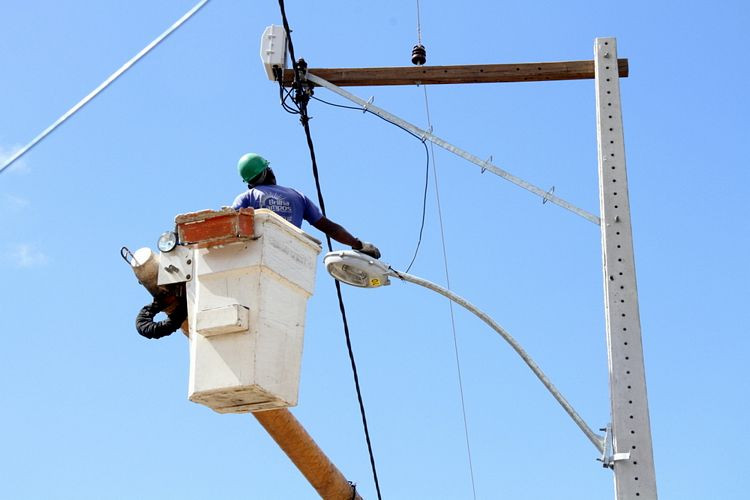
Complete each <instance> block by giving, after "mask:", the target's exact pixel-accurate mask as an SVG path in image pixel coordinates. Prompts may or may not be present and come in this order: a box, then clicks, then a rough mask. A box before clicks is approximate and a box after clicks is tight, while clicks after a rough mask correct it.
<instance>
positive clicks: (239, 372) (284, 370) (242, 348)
mask: <svg viewBox="0 0 750 500" xmlns="http://www.w3.org/2000/svg"><path fill="white" fill-rule="evenodd" d="M253 235H254V236H253V239H252V240H246V241H239V242H234V243H229V244H226V245H222V246H215V247H210V248H196V249H195V250H193V256H194V264H193V265H194V267H193V273H194V276H193V279H192V280H190V281H188V282H187V298H188V314H189V316H188V318H189V320H190V321H189V323H190V383H189V391H188V397H189V398H190V400H191V401H194V402H196V403H200V404H203V405H206V406H208V407H210V408H212V409H213V410H215V411H217V412H219V413H245V412H250V411H257V410H265V409H272V408H281V407H288V406H294V405H296V404H297V394H298V388H299V378H300V367H301V361H302V344H303V338H304V325H305V309H306V305H307V299H308V298H309V297H310V296H311V295H312V292H313V287H314V282H315V270H316V257H317V255H318V254H319V253H320V250H321V247H320V243H319V242H318V241H317V240H315V239H314V238H312V237H310V236H308V235H307V234H306V233H305V232H304V231H302V230H301V229H299V228H297V227H295V226H293V225H292V224H289V223H288V222H287V221H285V220H284V219H282V218H281V217H278V216H277V215H275V214H274V213H273V212H271V211H269V210H256V211H255V214H254V229H253Z"/></svg>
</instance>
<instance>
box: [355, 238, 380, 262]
mask: <svg viewBox="0 0 750 500" xmlns="http://www.w3.org/2000/svg"><path fill="white" fill-rule="evenodd" d="M361 243H362V248H357V249H356V250H359V251H360V252H362V253H363V254H366V255H369V256H370V257H372V258H373V259H379V258H380V250H378V247H376V246H375V245H373V244H372V243H369V242H367V241H362V242H361Z"/></svg>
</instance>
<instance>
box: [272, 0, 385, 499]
mask: <svg viewBox="0 0 750 500" xmlns="http://www.w3.org/2000/svg"><path fill="white" fill-rule="evenodd" d="M279 9H280V10H281V17H282V22H283V24H284V30H285V31H286V39H287V44H288V45H287V47H288V50H289V55H290V56H291V57H292V65H293V68H294V85H293V89H294V95H293V101H294V103H295V104H296V106H297V109H298V110H299V114H300V122H301V123H302V127H303V128H304V130H305V138H306V139H307V146H308V149H309V150H310V160H311V162H312V169H313V177H314V178H315V188H316V190H317V192H318V203H319V204H320V210H321V212H323V215H324V216H325V214H326V209H325V202H324V200H323V191H322V189H321V187H320V175H319V172H318V163H317V160H316V158H315V147H314V145H313V140H312V134H311V133H310V117H309V116H308V114H307V103H308V101H309V99H310V97H311V96H312V91H311V89H310V88H309V87H306V86H305V85H304V84H303V83H302V81H301V80H302V76H303V73H304V72H305V71H306V69H307V68H306V67H303V68H300V64H299V62H298V61H297V60H296V59H295V57H294V45H293V44H292V35H291V30H290V28H289V22H288V20H287V17H286V11H285V9H284V0H279ZM305 66H306V65H305ZM283 105H284V98H283V97H282V106H283ZM284 109H286V107H285V108H284ZM287 111H289V110H288V109H287ZM292 112H293V111H292ZM326 242H327V243H328V250H329V251H332V250H333V246H332V245H331V238H330V237H329V236H328V235H326ZM334 283H335V285H336V295H337V297H338V301H339V309H340V311H341V320H342V322H343V324H344V337H345V339H346V347H347V350H348V352H349V361H350V363H351V367H352V374H353V377H354V386H355V389H356V391H357V401H358V402H359V410H360V414H361V416H362V426H363V427H364V432H365V441H366V442H367V451H368V453H369V455H370V466H371V468H372V476H373V480H374V482H375V490H376V492H377V495H378V500H380V499H381V498H382V497H381V494H380V482H379V481H378V472H377V469H376V467H375V455H374V453H373V451H372V442H371V440H370V431H369V429H368V426H367V415H366V413H365V405H364V401H363V399H362V391H361V388H360V385H359V375H358V373H357V363H356V361H355V359H354V350H353V348H352V342H351V336H350V334H349V323H348V321H347V319H346V308H345V307H344V298H343V296H342V294H341V283H339V281H338V280H334ZM356 494H357V493H356V487H353V488H352V498H354V497H355V496H356Z"/></svg>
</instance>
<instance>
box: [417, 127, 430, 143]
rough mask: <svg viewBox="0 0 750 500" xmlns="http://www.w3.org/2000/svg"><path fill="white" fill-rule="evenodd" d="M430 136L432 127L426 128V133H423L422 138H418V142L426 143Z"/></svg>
mask: <svg viewBox="0 0 750 500" xmlns="http://www.w3.org/2000/svg"><path fill="white" fill-rule="evenodd" d="M431 135H432V125H430V128H428V129H427V131H425V133H424V134H422V137H420V138H419V140H420V141H422V142H427V138H428V137H430V136H431Z"/></svg>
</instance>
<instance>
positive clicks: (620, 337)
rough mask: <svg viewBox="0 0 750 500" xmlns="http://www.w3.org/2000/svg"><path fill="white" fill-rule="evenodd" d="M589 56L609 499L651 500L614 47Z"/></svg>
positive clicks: (601, 44)
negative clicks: (611, 479)
mask: <svg viewBox="0 0 750 500" xmlns="http://www.w3.org/2000/svg"><path fill="white" fill-rule="evenodd" d="M594 52H595V65H594V68H595V69H594V72H595V79H596V117H597V120H596V121H597V143H598V151H599V202H600V210H601V213H600V218H601V225H600V227H601V234H602V260H603V264H604V308H605V320H606V331H607V354H608V358H609V385H610V398H611V408H612V434H613V445H614V446H613V448H614V449H613V450H612V451H613V458H614V465H613V467H614V474H615V491H616V495H617V499H618V500H626V499H627V500H631V499H632V500H636V499H638V500H646V499H649V500H652V499H656V476H655V472H654V459H653V450H652V445H651V425H650V422H649V414H648V399H647V395H646V377H645V369H644V363H643V346H642V343H641V322H640V316H639V311H638V290H637V288H636V276H635V260H634V253H633V233H632V229H631V223H630V201H629V199H628V179H627V174H626V170H625V144H624V135H623V128H622V114H621V106H620V82H619V77H618V72H617V71H618V70H617V46H616V40H615V39H614V38H597V39H596V42H595V46H594Z"/></svg>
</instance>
